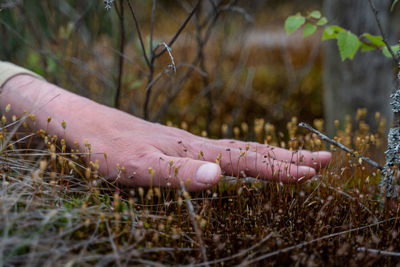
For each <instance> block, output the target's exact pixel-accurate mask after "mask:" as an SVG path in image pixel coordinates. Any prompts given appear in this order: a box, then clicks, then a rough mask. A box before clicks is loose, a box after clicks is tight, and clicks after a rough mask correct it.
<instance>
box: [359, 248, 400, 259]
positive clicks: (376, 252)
mask: <svg viewBox="0 0 400 267" xmlns="http://www.w3.org/2000/svg"><path fill="white" fill-rule="evenodd" d="M357 251H363V252H371V253H375V254H378V255H385V256H395V257H400V252H394V251H385V250H378V249H372V248H365V247H360V248H357Z"/></svg>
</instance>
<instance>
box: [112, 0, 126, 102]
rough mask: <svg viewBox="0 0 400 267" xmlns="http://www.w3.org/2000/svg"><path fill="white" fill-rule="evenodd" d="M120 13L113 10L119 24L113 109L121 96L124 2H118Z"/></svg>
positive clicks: (121, 0)
mask: <svg viewBox="0 0 400 267" xmlns="http://www.w3.org/2000/svg"><path fill="white" fill-rule="evenodd" d="M119 5H120V8H121V9H120V11H118V8H116V9H115V10H116V11H117V14H118V17H119V23H120V45H119V62H118V79H117V89H116V92H115V99H114V107H116V108H119V107H120V101H119V99H120V95H121V87H122V74H123V71H124V56H123V55H124V50H125V23H124V10H125V8H124V0H120V1H119Z"/></svg>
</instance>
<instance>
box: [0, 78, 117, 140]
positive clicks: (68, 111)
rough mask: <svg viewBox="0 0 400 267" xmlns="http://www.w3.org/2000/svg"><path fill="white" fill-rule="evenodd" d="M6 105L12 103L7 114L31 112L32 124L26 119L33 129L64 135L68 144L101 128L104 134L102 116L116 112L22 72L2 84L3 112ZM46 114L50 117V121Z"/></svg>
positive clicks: (21, 115) (0, 106)
mask: <svg viewBox="0 0 400 267" xmlns="http://www.w3.org/2000/svg"><path fill="white" fill-rule="evenodd" d="M8 104H10V106H11V111H10V112H9V114H7V115H8V116H9V117H10V115H16V116H17V117H19V118H21V117H23V115H24V113H25V112H27V113H28V114H34V116H35V122H34V123H33V122H31V121H30V120H29V119H28V120H27V121H28V122H29V124H30V125H31V126H32V127H33V129H32V130H39V129H47V130H48V133H50V134H55V135H58V136H60V137H63V136H64V135H65V136H67V142H68V143H69V144H70V145H71V144H72V143H73V142H74V141H77V142H79V143H82V142H83V140H84V139H85V138H87V136H93V132H97V133H99V132H101V131H102V130H103V133H104V131H106V130H108V129H102V124H101V123H100V121H101V119H104V118H105V117H107V116H110V115H111V114H112V113H113V112H115V111H112V112H111V111H109V110H112V109H111V108H107V107H105V106H102V108H99V106H101V105H100V104H98V103H95V102H94V101H92V100H89V99H87V98H84V97H81V96H78V95H76V94H73V93H71V92H68V91H66V90H64V89H62V88H60V87H58V86H55V85H53V84H50V83H48V82H46V81H44V80H41V79H39V78H36V77H33V76H30V75H24V74H22V75H17V76H14V77H12V78H11V79H9V80H8V81H7V82H6V83H5V84H4V85H3V87H2V94H1V96H0V108H1V110H2V111H4V109H5V107H6V106H7V105H8ZM107 111H109V112H107ZM107 113H108V114H107ZM48 117H51V122H50V123H49V124H48V120H47V119H48ZM63 121H65V122H66V125H67V127H66V129H63V127H62V122H63Z"/></svg>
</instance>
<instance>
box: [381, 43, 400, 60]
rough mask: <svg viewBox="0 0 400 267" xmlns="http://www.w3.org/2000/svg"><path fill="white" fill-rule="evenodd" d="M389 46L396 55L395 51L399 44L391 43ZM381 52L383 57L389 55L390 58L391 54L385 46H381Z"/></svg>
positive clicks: (397, 49)
mask: <svg viewBox="0 0 400 267" xmlns="http://www.w3.org/2000/svg"><path fill="white" fill-rule="evenodd" d="M391 48H392V50H393V52H394V54H395V55H396V54H397V51H399V50H400V44H397V45H392V46H391ZM382 53H383V55H385V57H390V58H391V57H392V55H391V54H390V52H389V49H387V47H385V48H383V50H382Z"/></svg>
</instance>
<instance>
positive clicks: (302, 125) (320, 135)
mask: <svg viewBox="0 0 400 267" xmlns="http://www.w3.org/2000/svg"><path fill="white" fill-rule="evenodd" d="M298 125H299V127H303V128H305V129H307V130H309V131H311V132H313V133H315V134H316V135H318V137H319V138H321V139H322V140H323V141H325V142H327V143H329V144H331V145H334V146H336V147H338V148H340V149H342V150H344V151H346V152H347V153H350V154H351V155H352V156H353V157H356V158H360V159H362V160H363V161H365V162H366V163H368V164H370V165H372V166H374V167H375V168H377V169H379V170H383V166H381V165H379V164H378V163H376V162H375V161H373V160H372V159H370V158H368V157H365V156H361V155H358V154H357V155H356V154H355V152H354V150H352V149H350V148H348V147H346V146H344V145H343V144H341V143H339V142H337V141H335V140H333V139H331V138H329V137H328V136H326V135H324V134H323V133H321V132H319V131H317V130H315V129H314V128H313V127H311V126H310V125H308V124H307V123H304V122H300V123H299V124H298Z"/></svg>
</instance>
